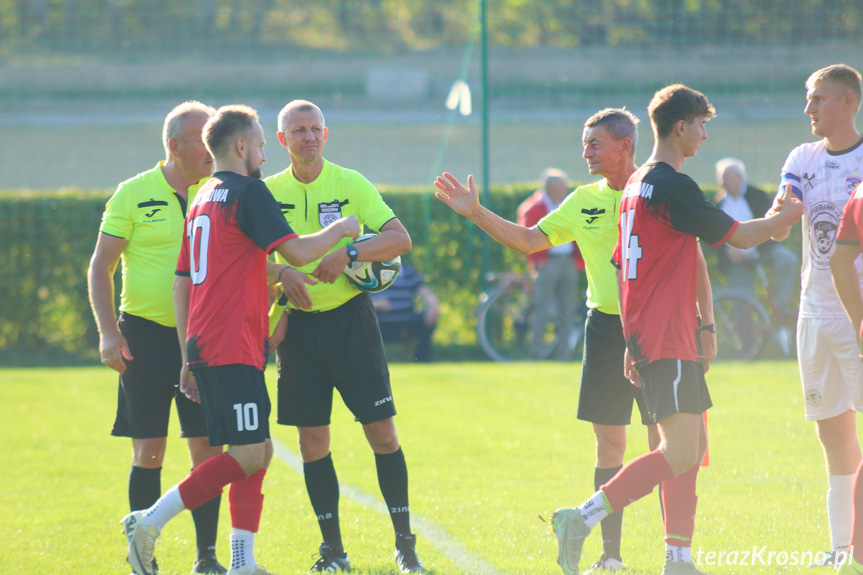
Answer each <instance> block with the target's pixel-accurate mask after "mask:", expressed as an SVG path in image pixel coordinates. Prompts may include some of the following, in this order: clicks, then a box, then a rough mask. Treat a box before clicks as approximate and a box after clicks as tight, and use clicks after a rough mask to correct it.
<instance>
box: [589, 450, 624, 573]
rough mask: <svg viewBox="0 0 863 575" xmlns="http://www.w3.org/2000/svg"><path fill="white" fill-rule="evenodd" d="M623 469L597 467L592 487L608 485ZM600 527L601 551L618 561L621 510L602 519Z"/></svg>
mask: <svg viewBox="0 0 863 575" xmlns="http://www.w3.org/2000/svg"><path fill="white" fill-rule="evenodd" d="M621 468H623V466H622V465H619V466H617V467H607V468H600V467H597V468H595V469H594V471H593V486H594V488H595V489H597V490H598V489H599V488H600V486H602V485H605V484H606V483H608V482H609V481H610V480H611V478H612V477H614V476H615V475H617V472H618V471H620V470H621ZM599 525H600V526H601V527H602V551H603V553H605V556H606V557H612V558H614V559H620V537H621V532H622V531H623V509H621V510H620V511H616V512H614V513H612V514H611V515H609V516H608V517H606V518H605V519H603V520H602V521H601V522H600V524H599Z"/></svg>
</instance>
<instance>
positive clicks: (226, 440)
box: [192, 363, 271, 447]
mask: <svg viewBox="0 0 863 575" xmlns="http://www.w3.org/2000/svg"><path fill="white" fill-rule="evenodd" d="M192 373H193V374H195V382H196V383H197V384H198V393H199V394H200V395H201V404H203V406H204V417H205V418H206V420H207V428H208V429H209V430H210V434H209V435H210V445H212V446H214V447H215V446H217V445H253V444H256V443H263V442H264V440H266V439H269V438H270V411H271V406H270V396H269V394H268V393H267V383H266V381H265V380H264V372H263V371H261V370H260V369H258V368H257V367H255V366H252V365H243V364H240V363H235V364H232V365H218V366H215V367H200V368H198V369H196V370H194V371H193V372H192Z"/></svg>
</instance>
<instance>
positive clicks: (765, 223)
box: [728, 216, 791, 249]
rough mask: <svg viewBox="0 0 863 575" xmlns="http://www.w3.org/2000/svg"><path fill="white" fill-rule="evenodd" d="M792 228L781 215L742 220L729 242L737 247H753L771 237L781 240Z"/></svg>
mask: <svg viewBox="0 0 863 575" xmlns="http://www.w3.org/2000/svg"><path fill="white" fill-rule="evenodd" d="M790 230H791V226H790V225H785V224H784V223H783V221H782V219H781V218H780V217H779V216H767V217H764V218H759V219H757V220H749V221H748V222H740V223H739V224H738V225H737V229H736V230H734V233H733V234H731V237H730V238H728V243H729V244H731V245H732V246H734V247H735V248H740V249H746V248H752V247H755V246H757V245H760V244H763V243H764V242H766V241H767V240H769V239H771V238H773V239H776V240H777V241H781V240H782V239H785V237H788V234H789V233H790ZM783 234H784V237H783Z"/></svg>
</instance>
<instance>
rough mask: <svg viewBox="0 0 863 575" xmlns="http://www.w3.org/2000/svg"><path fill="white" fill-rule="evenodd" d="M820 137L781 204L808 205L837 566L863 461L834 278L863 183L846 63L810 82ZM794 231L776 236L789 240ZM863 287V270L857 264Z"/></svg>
mask: <svg viewBox="0 0 863 575" xmlns="http://www.w3.org/2000/svg"><path fill="white" fill-rule="evenodd" d="M806 90H807V91H806V108H805V110H804V112H805V113H806V114H807V115H809V116H810V117H811V125H812V133H813V134H814V135H816V136H819V137H821V138H822V139H821V140H820V141H818V142H813V143H808V144H803V145H801V146H798V147H797V148H795V149H794V150H792V151H791V153H790V154H789V155H788V159H787V160H786V161H785V165H784V166H783V168H782V176H781V183H780V188H779V192H778V194H777V196H776V200H775V201H774V207H775V205H777V204H779V203H781V202H782V200H783V199H784V198H785V197H788V194H791V193H793V194H795V195H796V196H797V197H798V198H800V200H801V201H802V202H803V205H804V215H803V220H802V222H803V223H802V225H803V232H804V233H803V257H802V262H803V270H802V277H801V292H800V316H799V317H800V319H799V321H798V324H797V353H798V361H799V366H800V379H801V380H802V383H803V395H804V397H805V412H806V419H807V420H808V421H815V428H816V431H817V433H818V439H819V440H820V441H821V446H822V448H823V450H824V459H825V462H826V465H827V480H828V489H827V516H828V520H829V524H830V537H831V542H832V545H833V548H832V551H831V552H830V554H829V556H828V557H827V559H826V560H825V561H824V562H823V563H821V564H824V565H831V564H835V563H836V562H837V559H840V558H841V557H842V555H843V552H844V551H845V550H846V548H847V546H848V542H849V540H850V536H851V496H852V491H853V485H854V472H855V470H856V469H857V465H858V464H859V462H860V460H861V453H860V444H859V442H858V440H857V425H856V418H855V410H857V411H860V410H863V369H861V363H860V359H859V358H858V348H857V338H856V333H855V328H854V327H853V326H852V325H851V322H850V321H848V318H847V316H846V315H845V314H844V309H843V308H842V303H841V302H840V300H839V297H838V296H837V295H836V290H835V289H834V287H833V282H832V278H831V275H830V265H829V262H830V256H831V255H832V253H833V250H834V244H835V242H836V232H837V230H838V228H839V221H840V219H841V218H842V210H843V208H844V207H845V204H846V203H848V200H849V198H850V197H851V193H852V192H853V190H854V187H855V186H856V185H857V184H858V183H860V181H861V179H863V137H861V135H860V133H859V132H858V131H857V129H856V127H855V125H854V120H855V117H856V116H857V111H858V110H859V109H860V101H861V93H863V89H861V77H860V73H859V72H857V71H856V70H854V69H853V68H851V67H849V66H845V65H844V64H838V65H834V66H828V67H827V68H822V69H821V70H818V71H816V72H815V73H814V74H812V75H811V76H810V77H809V79H808V80H807V81H806ZM789 231H790V228H788V229H787V230H785V231H784V232H783V234H781V235H779V236H776V237H775V238H774V239H784V238H785V237H787V235H788V232H789ZM856 267H857V274H858V277H860V279H861V282H860V283H861V289H863V265H861V261H860V258H858V259H857V261H856Z"/></svg>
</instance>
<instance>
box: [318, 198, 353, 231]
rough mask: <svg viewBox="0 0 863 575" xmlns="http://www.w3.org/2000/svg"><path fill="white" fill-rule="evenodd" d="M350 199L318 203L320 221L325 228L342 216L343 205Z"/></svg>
mask: <svg viewBox="0 0 863 575" xmlns="http://www.w3.org/2000/svg"><path fill="white" fill-rule="evenodd" d="M347 203H348V200H345V201H343V202H340V201H338V200H333V201H332V202H322V203H320V204H318V222H320V224H321V227H322V228H325V227H327V226H328V225H330V224H331V223H333V222H335V221H336V220H340V219H341V218H342V206H344V205H347Z"/></svg>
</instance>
